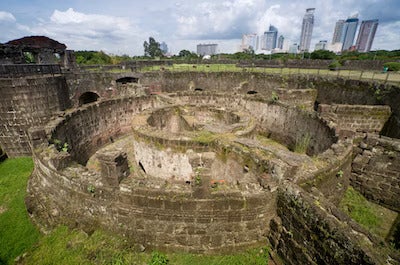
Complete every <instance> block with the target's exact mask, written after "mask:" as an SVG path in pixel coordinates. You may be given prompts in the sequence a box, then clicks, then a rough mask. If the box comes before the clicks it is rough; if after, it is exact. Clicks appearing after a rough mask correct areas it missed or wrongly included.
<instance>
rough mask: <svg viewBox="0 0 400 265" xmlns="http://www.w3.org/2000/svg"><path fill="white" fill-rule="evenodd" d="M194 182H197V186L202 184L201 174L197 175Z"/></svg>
mask: <svg viewBox="0 0 400 265" xmlns="http://www.w3.org/2000/svg"><path fill="white" fill-rule="evenodd" d="M194 184H196V185H197V186H200V185H201V177H200V175H196V177H195V179H194Z"/></svg>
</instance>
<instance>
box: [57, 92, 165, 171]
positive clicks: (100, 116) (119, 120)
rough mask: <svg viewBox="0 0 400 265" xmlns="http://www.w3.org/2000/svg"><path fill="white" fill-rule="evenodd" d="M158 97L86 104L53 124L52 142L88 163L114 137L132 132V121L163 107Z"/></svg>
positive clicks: (80, 160)
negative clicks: (67, 146) (66, 144)
mask: <svg viewBox="0 0 400 265" xmlns="http://www.w3.org/2000/svg"><path fill="white" fill-rule="evenodd" d="M159 104H160V102H159V101H157V99H156V98H155V97H141V98H117V99H114V100H109V101H100V102H96V103H92V104H90V105H85V106H82V107H80V108H78V109H77V111H76V112H74V113H70V114H66V116H65V117H60V118H58V119H57V120H54V121H53V125H55V126H57V127H56V129H55V131H54V132H52V135H51V138H52V140H53V141H54V140H59V141H61V142H62V143H68V145H69V147H70V153H71V155H72V157H73V158H74V159H75V160H76V161H78V162H79V163H81V164H83V165H84V164H85V163H86V162H87V160H88V159H89V157H90V156H91V155H93V154H94V152H95V151H96V150H97V149H98V148H99V147H100V146H102V145H104V144H105V143H109V142H111V141H112V138H116V137H118V136H121V135H124V134H126V133H128V132H130V131H131V125H132V124H131V119H132V117H133V116H134V115H135V114H136V113H139V112H141V111H143V110H145V109H149V108H155V107H158V106H160V105H159Z"/></svg>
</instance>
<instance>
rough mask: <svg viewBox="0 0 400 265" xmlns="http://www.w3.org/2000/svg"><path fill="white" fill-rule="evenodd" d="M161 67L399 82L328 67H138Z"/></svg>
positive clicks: (397, 76)
mask: <svg viewBox="0 0 400 265" xmlns="http://www.w3.org/2000/svg"><path fill="white" fill-rule="evenodd" d="M161 68H163V69H165V70H168V71H172V72H186V71H196V72H243V71H246V72H255V73H266V74H280V75H299V74H300V75H318V76H326V77H329V76H331V77H335V76H337V77H342V78H349V79H356V80H376V81H388V82H393V83H398V82H400V73H399V72H391V73H389V72H388V73H382V72H380V71H360V70H338V71H330V70H329V69H302V68H263V67H237V66H236V65H235V64H173V65H171V66H148V67H144V68H142V69H140V71H141V72H149V71H159V70H161Z"/></svg>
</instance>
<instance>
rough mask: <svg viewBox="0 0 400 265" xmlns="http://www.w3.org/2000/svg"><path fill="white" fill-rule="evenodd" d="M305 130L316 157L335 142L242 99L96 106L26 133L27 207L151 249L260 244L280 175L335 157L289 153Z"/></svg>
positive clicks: (312, 121)
mask: <svg viewBox="0 0 400 265" xmlns="http://www.w3.org/2000/svg"><path fill="white" fill-rule="evenodd" d="M171 100H172V101H174V102H175V104H173V105H171V104H170V103H169V102H171ZM47 135H48V136H47ZM122 136H123V137H122ZM301 136H307V137H306V138H307V139H308V142H307V146H306V148H305V150H304V151H307V152H309V153H312V154H315V155H318V154H321V155H320V157H321V159H327V157H328V155H324V154H325V153H326V152H325V151H328V149H329V147H330V146H331V145H332V144H333V143H334V142H335V140H336V137H335V134H334V130H332V129H331V128H329V127H328V126H327V125H326V124H325V123H324V122H322V121H321V120H320V119H318V118H317V117H315V116H313V115H311V114H309V113H307V112H302V111H300V110H298V109H292V108H288V107H286V106H284V105H280V104H271V103H268V102H263V101H260V100H257V101H256V100H252V99H251V98H246V97H242V96H238V95H236V96H226V95H212V94H191V93H186V94H179V95H176V96H175V97H172V98H168V100H165V99H164V98H163V97H159V96H151V97H140V98H122V99H113V100H109V101H102V102H96V103H93V104H90V105H88V106H83V107H81V108H79V109H77V110H75V111H73V112H71V113H69V114H66V115H65V116H64V117H59V118H58V119H57V120H54V121H53V122H52V123H50V124H48V126H47V127H46V129H41V128H36V129H34V130H31V139H32V145H33V147H34V148H35V151H34V162H35V171H34V172H33V174H32V177H31V179H30V181H29V187H28V192H29V197H28V198H27V207H28V211H29V212H30V213H31V215H32V216H33V218H34V220H36V221H37V222H38V223H40V224H41V225H42V226H43V227H46V226H54V225H57V224H60V223H64V224H67V225H69V226H72V227H76V226H77V227H81V228H83V229H87V230H92V229H95V228H97V227H102V228H104V229H107V230H111V231H114V232H116V233H118V234H121V235H124V236H126V237H127V238H128V239H130V240H132V241H133V242H135V243H137V244H141V245H143V246H145V247H149V248H159V249H166V250H183V251H190V252H195V253H204V252H207V253H212V252H232V251H235V250H238V249H243V248H247V247H249V246H255V245H260V244H265V239H266V235H267V234H268V231H269V227H268V224H269V222H270V220H271V219H272V218H274V217H275V216H276V189H277V186H278V185H279V183H281V182H282V181H286V180H289V181H293V182H298V181H300V180H302V179H304V177H305V176H306V175H312V174H313V172H314V173H315V172H320V171H321V170H324V168H323V167H330V166H331V165H332V164H335V165H336V166H337V165H338V163H337V161H335V160H334V159H330V160H328V159H327V161H326V162H324V163H321V161H319V162H318V163H314V162H315V161H316V160H315V158H314V159H312V158H311V157H309V156H307V155H306V154H304V153H303V154H299V153H294V152H292V151H291V149H292V147H291V145H292V144H293V143H294V142H296V139H300V138H301ZM275 140H277V141H275ZM49 141H50V142H55V143H57V144H56V145H59V146H64V145H63V144H64V143H67V144H68V148H69V150H68V152H63V151H57V148H56V147H57V146H55V145H48V142H49ZM106 144H107V145H106ZM59 149H60V148H59ZM146 157H147V158H146ZM87 161H89V163H88V165H87V166H86V162H87ZM76 162H78V163H76ZM179 166H181V168H179ZM157 169H160V170H157ZM304 169H307V170H308V171H307V173H305V172H303V171H302V170H304Z"/></svg>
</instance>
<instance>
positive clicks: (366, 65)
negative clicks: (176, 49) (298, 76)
mask: <svg viewBox="0 0 400 265" xmlns="http://www.w3.org/2000/svg"><path fill="white" fill-rule="evenodd" d="M331 62H332V60H310V59H302V60H298V59H297V60H294V59H288V60H281V59H273V60H226V59H223V60H185V61H154V60H152V61H135V62H134V63H128V66H130V67H135V68H141V67H146V66H154V65H160V66H163V65H165V66H166V65H171V64H179V63H182V64H193V65H196V64H237V65H239V66H248V67H275V68H278V67H282V68H309V69H328V65H329V64H330V63H331ZM385 62H387V61H382V60H347V61H344V62H342V67H341V69H346V70H348V69H350V70H367V71H371V70H375V71H381V70H382V69H383V64H384V63H385Z"/></svg>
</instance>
